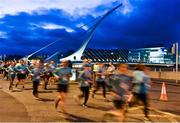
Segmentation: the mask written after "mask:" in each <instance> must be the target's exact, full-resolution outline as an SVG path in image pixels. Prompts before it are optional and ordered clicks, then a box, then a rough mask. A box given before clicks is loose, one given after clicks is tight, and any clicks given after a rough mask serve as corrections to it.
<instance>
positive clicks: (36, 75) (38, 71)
mask: <svg viewBox="0 0 180 123" xmlns="http://www.w3.org/2000/svg"><path fill="white" fill-rule="evenodd" d="M42 73H43V70H42V68H40V67H39V68H34V69H32V70H31V74H32V81H36V82H39V79H40V76H41V75H42Z"/></svg>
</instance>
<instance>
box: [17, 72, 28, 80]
mask: <svg viewBox="0 0 180 123" xmlns="http://www.w3.org/2000/svg"><path fill="white" fill-rule="evenodd" d="M17 79H18V80H21V79H26V74H21V73H18V74H17Z"/></svg>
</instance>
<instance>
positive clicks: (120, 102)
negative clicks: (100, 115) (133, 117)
mask: <svg viewBox="0 0 180 123" xmlns="http://www.w3.org/2000/svg"><path fill="white" fill-rule="evenodd" d="M113 104H114V107H115V108H117V109H120V108H123V107H124V106H125V102H124V101H123V100H113Z"/></svg>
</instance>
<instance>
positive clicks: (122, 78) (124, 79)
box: [111, 74, 131, 100]
mask: <svg viewBox="0 0 180 123" xmlns="http://www.w3.org/2000/svg"><path fill="white" fill-rule="evenodd" d="M111 86H112V91H113V92H114V93H116V94H118V95H119V96H120V98H116V97H114V99H116V100H122V99H124V95H127V94H128V92H129V91H130V89H131V78H130V77H129V76H128V75H125V74H117V75H114V79H113V80H112V82H111Z"/></svg>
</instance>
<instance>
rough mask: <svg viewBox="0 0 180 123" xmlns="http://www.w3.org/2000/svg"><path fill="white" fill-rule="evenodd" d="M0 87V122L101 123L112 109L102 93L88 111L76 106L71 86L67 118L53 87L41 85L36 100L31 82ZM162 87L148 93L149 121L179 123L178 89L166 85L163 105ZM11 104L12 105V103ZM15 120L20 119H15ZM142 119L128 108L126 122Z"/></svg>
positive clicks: (137, 109) (136, 110)
mask: <svg viewBox="0 0 180 123" xmlns="http://www.w3.org/2000/svg"><path fill="white" fill-rule="evenodd" d="M0 85H1V86H2V87H3V88H2V89H1V93H2V94H1V93H0V95H3V96H0V100H3V102H2V103H0V106H1V108H2V109H4V110H0V114H2V113H3V112H5V113H4V115H3V116H4V117H7V118H2V117H1V115H0V121H17V122H18V121H33V122H37V121H38V122H64V121H68V122H97V121H102V119H103V115H104V114H105V113H106V112H108V111H110V110H111V109H113V106H112V103H111V102H105V101H104V100H103V97H102V95H101V94H102V93H101V91H99V92H98V93H97V96H95V99H93V98H91V97H90V99H89V101H88V106H89V107H88V108H84V107H82V106H81V105H79V104H77V103H75V101H74V99H73V96H74V95H76V94H78V93H79V89H78V85H77V84H70V88H69V93H68V95H67V111H68V113H69V115H64V114H63V113H61V109H60V108H58V110H55V108H54V99H55V97H56V96H57V95H58V93H57V91H56V86H55V85H51V86H49V87H48V88H49V89H48V90H43V89H42V86H40V87H39V96H40V98H39V99H36V98H34V97H33V95H32V83H31V82H30V81H27V82H26V84H25V89H24V90H21V86H19V87H18V89H15V88H14V91H13V92H12V91H9V90H8V81H5V80H2V79H0ZM161 86H162V85H161V84H158V83H153V84H152V90H151V92H150V106H151V108H150V118H151V121H156V122H178V121H179V122H180V117H179V114H180V106H179V105H180V97H179V94H180V90H179V87H180V86H173V85H166V89H167V94H168V101H166V102H163V101H160V100H159V97H160V91H161ZM108 97H110V95H108ZM6 99H8V100H6ZM9 100H10V101H9ZM11 100H12V101H11ZM13 101H15V102H14V103H13ZM7 106H8V108H7ZM10 106H11V107H12V108H10ZM13 107H15V108H13ZM9 109H14V110H13V111H11V113H9V114H7V115H6V111H7V110H9ZM9 111H10V110H9ZM18 112H19V113H18ZM22 114H23V115H22ZM18 117H20V118H19V119H18ZM143 117H144V115H143V111H142V110H141V107H133V108H130V109H129V111H128V113H127V118H126V121H128V122H131V121H132V122H144V120H143ZM16 118H17V119H16ZM110 121H113V120H110Z"/></svg>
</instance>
